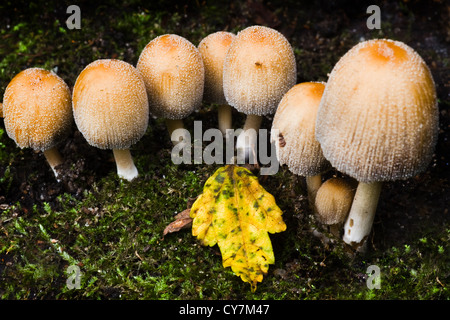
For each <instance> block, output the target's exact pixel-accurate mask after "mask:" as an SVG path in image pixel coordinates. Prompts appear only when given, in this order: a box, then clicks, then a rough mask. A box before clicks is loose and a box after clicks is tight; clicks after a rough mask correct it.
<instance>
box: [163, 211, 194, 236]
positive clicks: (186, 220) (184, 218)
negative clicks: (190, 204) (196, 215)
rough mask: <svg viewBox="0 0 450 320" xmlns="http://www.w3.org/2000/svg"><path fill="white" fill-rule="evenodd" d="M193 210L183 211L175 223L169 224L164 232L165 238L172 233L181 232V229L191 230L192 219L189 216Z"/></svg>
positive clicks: (176, 217)
mask: <svg viewBox="0 0 450 320" xmlns="http://www.w3.org/2000/svg"><path fill="white" fill-rule="evenodd" d="M190 211H191V209H190V208H189V209H186V210H183V211H181V212H180V213H179V214H177V215H176V216H175V221H173V222H171V223H169V225H167V227H166V228H165V229H164V231H163V237H164V236H165V235H166V234H168V233H172V232H177V231H180V230H181V229H185V228H189V227H190V226H191V225H192V218H191V217H190V216H189V213H190Z"/></svg>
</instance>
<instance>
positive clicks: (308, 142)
mask: <svg viewBox="0 0 450 320" xmlns="http://www.w3.org/2000/svg"><path fill="white" fill-rule="evenodd" d="M324 89H325V83H323V82H304V83H300V84H297V85H295V86H294V87H292V88H291V89H290V90H289V91H288V92H286V94H285V95H284V96H283V98H282V99H281V101H280V104H279V105H278V109H277V111H276V113H275V116H274V118H273V123H272V130H273V129H278V130H279V136H278V137H272V139H273V140H274V141H275V150H276V153H277V158H278V161H279V162H280V164H281V165H283V164H286V165H287V166H288V168H289V170H290V171H291V172H292V173H294V174H297V175H301V176H314V175H317V174H319V173H321V172H323V171H325V170H326V169H327V167H329V162H328V161H327V160H326V159H325V158H324V156H323V154H322V149H321V148H320V144H319V142H317V140H316V138H315V135H314V132H315V125H316V115H317V109H318V108H319V104H320V99H321V98H322V93H323V91H324Z"/></svg>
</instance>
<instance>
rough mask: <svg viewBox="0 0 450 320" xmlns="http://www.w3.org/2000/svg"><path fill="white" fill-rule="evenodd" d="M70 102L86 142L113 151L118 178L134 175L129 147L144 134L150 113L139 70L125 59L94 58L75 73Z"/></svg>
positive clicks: (135, 175)
mask: <svg viewBox="0 0 450 320" xmlns="http://www.w3.org/2000/svg"><path fill="white" fill-rule="evenodd" d="M72 101H73V114H74V118H75V123H76V125H77V127H78V129H79V130H80V132H81V134H82V135H83V136H84V138H85V139H86V141H87V142H88V143H89V144H90V145H92V146H94V147H97V148H100V149H112V150H113V154H114V158H115V160H116V165H117V174H118V175H119V177H121V178H124V179H126V180H129V181H130V180H132V179H134V178H136V177H137V176H138V170H137V168H136V166H135V165H134V162H133V158H132V156H131V153H130V150H129V148H130V147H131V145H133V144H135V143H136V142H138V141H139V140H140V139H141V137H142V136H143V135H144V134H145V132H146V130H147V125H148V115H149V112H148V99H147V93H146V91H145V85H144V81H143V80H142V76H141V74H140V73H139V71H138V70H136V68H134V67H133V66H132V65H131V64H129V63H127V62H124V61H120V60H115V59H101V60H96V61H94V62H92V63H90V64H89V65H88V66H86V68H84V70H83V71H82V72H81V73H80V75H79V76H78V78H77V80H76V82H75V86H74V88H73V97H72Z"/></svg>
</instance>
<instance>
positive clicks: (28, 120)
mask: <svg viewBox="0 0 450 320" xmlns="http://www.w3.org/2000/svg"><path fill="white" fill-rule="evenodd" d="M3 117H4V121H5V129H6V132H7V133H8V136H9V137H10V138H11V139H13V140H14V141H15V142H16V144H17V145H18V146H19V147H20V148H32V149H34V150H40V151H42V152H43V153H44V156H45V158H46V159H47V162H48V164H49V165H50V167H51V168H52V170H53V172H54V174H55V177H58V173H57V171H56V167H57V166H58V165H60V164H61V163H62V162H63V158H62V156H61V154H60V153H59V151H58V150H57V148H56V146H57V144H58V143H59V142H61V141H62V140H63V139H64V138H65V137H66V136H67V135H68V133H69V132H70V128H71V126H72V119H73V116H72V108H71V100H70V90H69V87H68V86H67V84H66V83H65V82H64V80H62V79H61V78H60V77H59V76H57V75H56V74H55V73H53V72H50V71H48V70H44V69H41V68H29V69H26V70H23V71H21V72H20V73H18V74H17V75H16V76H15V77H14V78H13V79H12V80H11V82H10V83H9V84H8V86H7V87H6V90H5V94H4V97H3Z"/></svg>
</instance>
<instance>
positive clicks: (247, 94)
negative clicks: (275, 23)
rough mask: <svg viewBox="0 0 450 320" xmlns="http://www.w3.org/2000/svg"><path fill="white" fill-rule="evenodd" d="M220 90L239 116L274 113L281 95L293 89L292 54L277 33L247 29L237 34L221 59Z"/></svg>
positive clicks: (287, 43) (288, 46)
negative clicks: (223, 60) (222, 63)
mask: <svg viewBox="0 0 450 320" xmlns="http://www.w3.org/2000/svg"><path fill="white" fill-rule="evenodd" d="M223 72H224V73H223V89H224V93H225V98H226V100H227V102H228V103H229V104H230V105H231V106H233V107H235V108H236V109H237V110H238V111H239V112H243V113H245V114H254V115H259V116H263V115H267V114H271V113H274V112H275V110H276V108H277V106H278V103H279V102H280V100H281V98H282V97H283V95H284V94H285V93H286V92H287V91H288V90H289V89H290V88H291V87H292V86H293V85H295V82H296V78H297V67H296V63H295V57H294V51H293V50H292V47H291V45H290V44H289V42H288V41H287V40H286V38H285V37H284V36H283V35H282V34H281V33H279V32H278V31H276V30H274V29H271V28H267V27H262V26H253V27H248V28H246V29H244V30H242V31H241V32H239V33H238V34H237V36H236V38H235V39H234V40H233V42H232V43H231V45H230V48H229V50H228V53H227V55H226V57H225V62H224V70H223Z"/></svg>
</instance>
